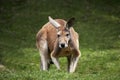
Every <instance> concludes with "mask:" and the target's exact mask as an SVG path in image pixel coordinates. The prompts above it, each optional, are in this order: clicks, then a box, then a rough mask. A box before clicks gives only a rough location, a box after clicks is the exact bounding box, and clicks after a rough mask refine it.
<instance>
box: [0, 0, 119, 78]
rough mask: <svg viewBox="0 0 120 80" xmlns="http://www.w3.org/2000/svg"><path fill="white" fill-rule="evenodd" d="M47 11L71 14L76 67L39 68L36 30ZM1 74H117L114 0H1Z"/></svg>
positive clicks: (55, 14) (54, 14)
mask: <svg viewBox="0 0 120 80" xmlns="http://www.w3.org/2000/svg"><path fill="white" fill-rule="evenodd" d="M48 16H52V17H53V18H62V19H65V20H68V19H69V18H71V17H75V18H76V22H75V26H74V28H75V30H76V31H77V32H78V33H79V35H80V40H79V41H80V50H81V53H82V56H81V58H80V60H79V63H78V66H77V69H76V72H75V73H73V74H69V73H68V72H67V64H66V63H67V61H66V58H61V59H60V66H61V70H60V71H58V70H57V69H56V67H55V65H51V68H50V70H49V71H41V70H40V56H39V53H38V50H37V49H36V46H35V43H36V40H35V38H36V37H35V36H36V33H37V32H38V31H39V29H40V28H41V27H42V25H44V24H45V23H46V22H48ZM0 80H120V1H119V0H104V1H100V0H96V1H92V0H59V1H57V0H7V1H5V0H1V1H0Z"/></svg>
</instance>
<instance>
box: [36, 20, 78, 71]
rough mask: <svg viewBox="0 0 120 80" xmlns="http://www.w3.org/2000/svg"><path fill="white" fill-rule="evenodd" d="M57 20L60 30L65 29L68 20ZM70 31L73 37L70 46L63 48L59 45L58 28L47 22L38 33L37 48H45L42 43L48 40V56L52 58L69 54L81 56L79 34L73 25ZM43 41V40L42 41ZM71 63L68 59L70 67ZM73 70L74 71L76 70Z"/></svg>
mask: <svg viewBox="0 0 120 80" xmlns="http://www.w3.org/2000/svg"><path fill="white" fill-rule="evenodd" d="M55 21H57V22H58V23H59V24H60V25H61V26H60V30H61V31H63V30H64V29H65V25H66V23H67V22H66V21H65V20H63V19H56V20H55ZM69 31H70V36H71V39H70V41H69V43H68V47H67V48H63V49H61V48H59V47H58V37H57V30H56V28H55V27H54V26H53V25H52V24H51V23H50V22H48V23H46V24H45V25H44V26H43V27H42V29H40V31H39V32H38V33H37V35H36V45H37V48H38V49H40V50H41V48H43V47H42V46H43V45H42V44H44V41H47V45H48V48H47V50H48V53H47V56H48V57H49V58H50V59H51V56H53V57H56V58H59V57H69V56H74V57H76V56H80V51H79V43H78V42H77V40H78V38H79V36H78V34H77V33H76V32H75V30H74V29H73V27H71V28H70V29H69ZM41 41H43V42H42V43H41ZM50 59H49V60H50ZM69 63H70V62H69V61H68V67H69V68H70V64H69ZM71 72H74V70H73V71H71Z"/></svg>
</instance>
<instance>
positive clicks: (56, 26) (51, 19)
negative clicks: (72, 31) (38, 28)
mask: <svg viewBox="0 0 120 80" xmlns="http://www.w3.org/2000/svg"><path fill="white" fill-rule="evenodd" d="M48 18H49V22H50V23H51V24H52V25H53V26H54V27H55V28H58V27H60V24H59V23H58V22H57V21H55V20H54V19H53V18H51V17H50V16H49V17H48Z"/></svg>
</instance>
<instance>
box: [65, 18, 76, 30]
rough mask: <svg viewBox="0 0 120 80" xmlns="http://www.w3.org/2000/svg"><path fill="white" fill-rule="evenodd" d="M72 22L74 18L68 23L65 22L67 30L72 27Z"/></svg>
mask: <svg viewBox="0 0 120 80" xmlns="http://www.w3.org/2000/svg"><path fill="white" fill-rule="evenodd" d="M74 21H75V18H74V17H73V18H70V19H69V20H68V21H67V24H66V27H67V28H68V29H69V28H70V27H72V26H73V25H74Z"/></svg>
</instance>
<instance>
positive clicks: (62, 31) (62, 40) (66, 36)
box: [49, 16, 75, 48]
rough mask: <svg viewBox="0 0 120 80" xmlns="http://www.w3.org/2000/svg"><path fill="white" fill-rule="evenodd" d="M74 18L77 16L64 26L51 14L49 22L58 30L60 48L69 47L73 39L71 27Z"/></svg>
mask: <svg viewBox="0 0 120 80" xmlns="http://www.w3.org/2000/svg"><path fill="white" fill-rule="evenodd" d="M74 20H75V18H71V19H69V20H68V21H67V23H66V24H65V25H64V26H62V25H60V24H59V23H58V22H57V21H55V20H54V19H52V18H51V17H50V16H49V22H50V23H51V24H52V25H53V26H54V27H55V28H56V30H57V38H58V45H59V47H60V48H66V47H68V43H69V41H70V39H71V35H70V28H71V27H72V25H73V23H74Z"/></svg>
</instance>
